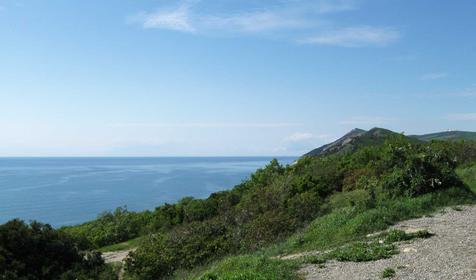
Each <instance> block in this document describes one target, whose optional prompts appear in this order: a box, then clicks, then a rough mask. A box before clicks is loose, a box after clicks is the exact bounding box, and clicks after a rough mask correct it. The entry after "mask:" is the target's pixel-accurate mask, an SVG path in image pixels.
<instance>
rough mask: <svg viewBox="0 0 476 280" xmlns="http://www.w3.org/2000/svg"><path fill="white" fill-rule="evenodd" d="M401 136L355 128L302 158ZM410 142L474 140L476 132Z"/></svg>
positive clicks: (412, 137) (435, 135)
mask: <svg viewBox="0 0 476 280" xmlns="http://www.w3.org/2000/svg"><path fill="white" fill-rule="evenodd" d="M401 135H402V134H400V133H396V132H394V131H391V130H388V129H384V128H378V127H375V128H372V129H371V130H369V131H366V130H363V129H359V128H355V129H353V130H351V131H350V132H349V133H347V134H345V135H344V136H342V137H341V138H339V139H338V140H336V141H334V142H332V143H329V144H326V145H324V146H321V147H319V148H317V149H314V150H312V151H310V152H308V153H306V154H305V155H304V156H325V155H330V154H343V153H349V152H355V151H356V150H357V149H358V148H361V147H366V146H371V145H379V144H383V143H384V142H385V141H386V140H388V139H390V138H392V137H396V136H401ZM406 139H407V140H409V141H410V142H413V143H416V142H430V141H459V140H476V132H469V131H444V132H436V133H430V134H423V135H409V136H406Z"/></svg>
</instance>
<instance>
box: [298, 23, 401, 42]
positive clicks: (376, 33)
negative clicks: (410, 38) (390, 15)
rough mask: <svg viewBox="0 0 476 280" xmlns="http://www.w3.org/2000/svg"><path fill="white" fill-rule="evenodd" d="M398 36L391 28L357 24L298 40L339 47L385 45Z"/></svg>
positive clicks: (397, 32) (396, 39) (394, 40)
mask: <svg viewBox="0 0 476 280" xmlns="http://www.w3.org/2000/svg"><path fill="white" fill-rule="evenodd" d="M400 36H401V35H400V32H399V31H397V30H395V29H393V28H388V27H372V26H357V27H347V28H342V29H336V30H330V31H326V32H324V33H321V34H318V35H315V36H310V37H307V38H305V39H301V40H299V42H300V43H305V44H316V45H330V46H341V47H365V46H386V45H388V44H391V43H394V42H396V41H398V40H399V39H400Z"/></svg>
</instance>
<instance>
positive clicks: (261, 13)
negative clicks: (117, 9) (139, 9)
mask: <svg viewBox="0 0 476 280" xmlns="http://www.w3.org/2000/svg"><path fill="white" fill-rule="evenodd" d="M179 3H180V4H179V5H178V6H175V7H174V8H172V9H171V8H170V7H168V8H160V9H159V10H158V11H156V12H154V13H143V14H140V15H139V16H135V17H133V22H136V23H137V22H138V23H140V24H141V25H142V26H143V27H144V28H149V29H150V28H157V29H168V30H173V31H179V32H186V33H196V34H212V35H217V34H218V35H220V34H236V33H240V34H255V35H256V34H263V33H264V34H266V35H279V37H280V38H284V39H286V40H289V41H293V42H300V43H308V44H320V45H336V46H345V47H363V46H385V45H387V44H390V43H393V42H395V41H397V40H398V39H399V38H400V33H399V32H398V31H397V30H395V29H392V28H386V27H383V28H382V27H372V26H354V27H346V28H341V29H337V28H335V29H333V28H332V26H334V25H335V24H334V23H333V22H332V21H331V20H330V19H329V18H328V17H329V16H330V14H332V13H338V12H344V11H350V10H354V9H356V8H357V5H356V0H285V1H284V0H270V1H266V2H259V1H256V2H254V1H253V2H245V4H243V5H241V6H240V9H239V10H236V9H233V8H232V7H231V8H229V9H226V8H227V6H226V4H221V6H223V7H222V10H224V12H218V11H216V10H214V9H210V7H207V5H206V4H205V3H208V2H205V1H199V0H195V1H191V0H189V1H185V2H179ZM208 4H209V3H208ZM223 8H225V9H223ZM324 17H325V18H324ZM323 26H327V29H326V30H324V29H322V28H323ZM312 33H314V34H317V35H314V36H307V35H303V34H312ZM303 36H304V37H305V38H304V39H302V40H299V39H298V38H299V37H301V38H302V37H303Z"/></svg>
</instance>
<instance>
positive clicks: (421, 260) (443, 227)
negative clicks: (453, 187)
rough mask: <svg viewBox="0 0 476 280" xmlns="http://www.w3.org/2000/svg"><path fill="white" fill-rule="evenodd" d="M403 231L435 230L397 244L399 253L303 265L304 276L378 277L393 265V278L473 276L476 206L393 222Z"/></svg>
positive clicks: (322, 277)
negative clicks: (429, 234)
mask: <svg viewBox="0 0 476 280" xmlns="http://www.w3.org/2000/svg"><path fill="white" fill-rule="evenodd" d="M393 228H394V229H400V230H405V231H415V230H427V231H428V232H430V233H432V234H434V235H433V236H432V237H430V238H428V239H418V240H414V241H411V242H401V243H400V244H398V249H399V251H400V253H399V254H397V255H394V256H393V257H391V258H388V259H381V260H377V261H371V262H339V261H330V262H328V263H326V265H325V267H323V266H319V265H313V264H311V265H306V266H305V267H304V268H303V269H301V272H302V273H303V274H304V275H305V277H306V279H309V280H312V279H329V280H332V279H336V280H337V279H381V278H382V273H383V271H384V270H385V269H386V268H388V269H393V270H394V271H395V279H461V280H465V279H468V280H469V279H476V258H475V253H476V206H464V207H454V208H447V209H445V210H444V211H442V212H440V213H439V214H436V215H434V216H427V217H422V218H418V219H413V220H408V221H404V222H401V223H398V224H397V225H395V226H393Z"/></svg>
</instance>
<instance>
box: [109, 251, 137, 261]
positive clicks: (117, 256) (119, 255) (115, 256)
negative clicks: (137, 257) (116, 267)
mask: <svg viewBox="0 0 476 280" xmlns="http://www.w3.org/2000/svg"><path fill="white" fill-rule="evenodd" d="M134 250H135V249H129V250H123V251H115V252H105V253H102V258H103V259H104V261H105V262H106V263H113V262H122V261H123V260H124V259H125V258H126V257H127V255H128V254H129V253H130V252H132V251H134Z"/></svg>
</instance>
